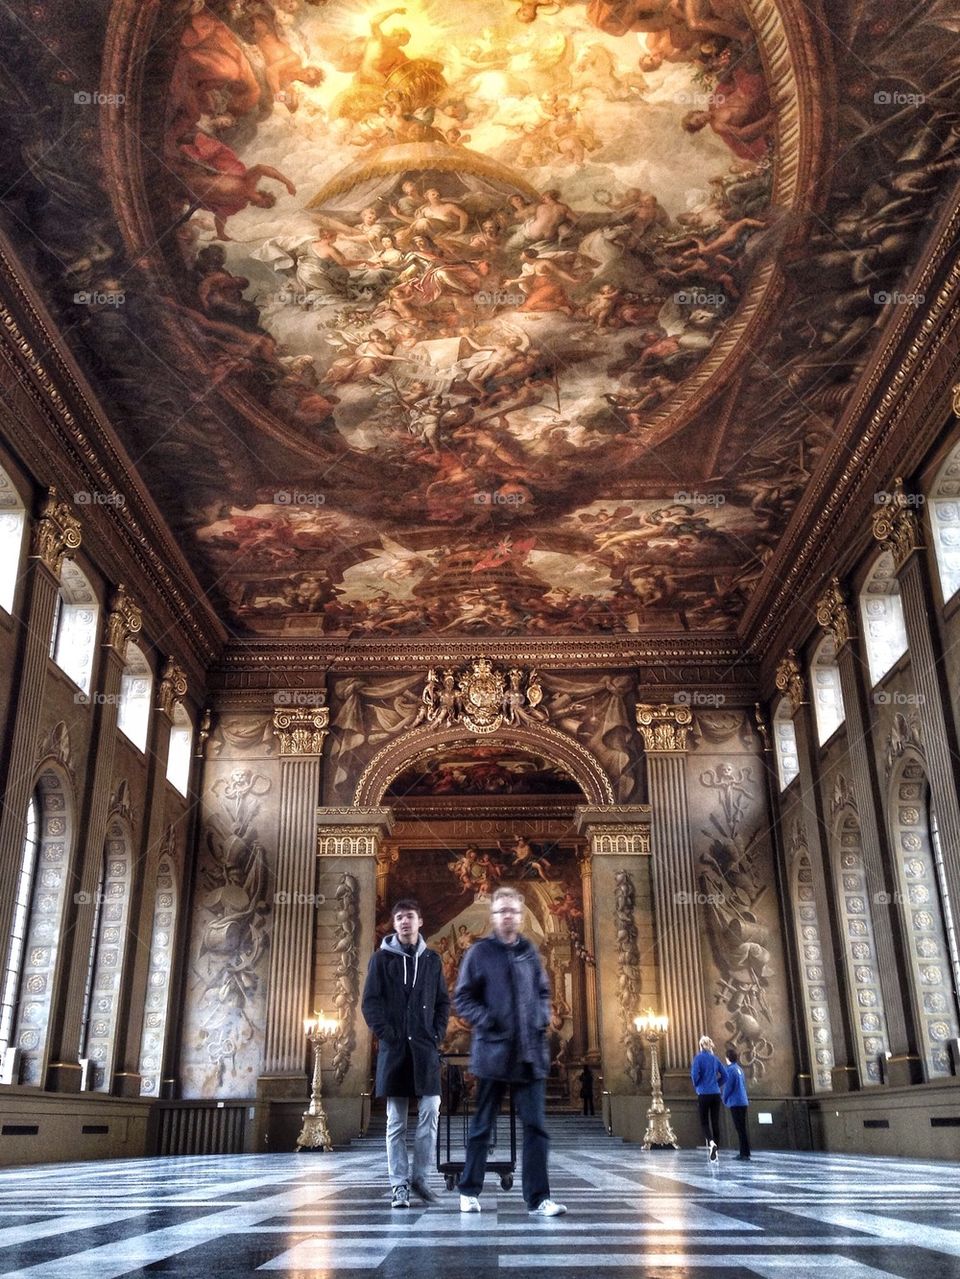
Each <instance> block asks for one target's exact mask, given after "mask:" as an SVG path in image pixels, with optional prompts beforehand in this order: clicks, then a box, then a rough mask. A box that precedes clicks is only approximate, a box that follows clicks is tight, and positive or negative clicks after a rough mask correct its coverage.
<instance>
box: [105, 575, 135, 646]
mask: <svg viewBox="0 0 960 1279" xmlns="http://www.w3.org/2000/svg"><path fill="white" fill-rule="evenodd" d="M142 626H143V615H142V613H141V612H140V608H139V606H138V605H137V604H135V603H134V601H133V600H132V599H131V598H130V596H129V595H128V594H127V588H126V587H125V586H124V584H123V583H122V582H121V583H120V585H119V586H118V587H117V589H116V590H115V591H114V592H113V596H112V598H111V600H110V612H109V613H108V615H107V638H106V645H107V648H112V649H114V650H115V651H116V653H117V655H118V656H119V657H120V658H122V657H123V656H124V654H125V653H126V651H127V640H128V639H129V638H130V636H131V635H139V633H140V629H141V627H142Z"/></svg>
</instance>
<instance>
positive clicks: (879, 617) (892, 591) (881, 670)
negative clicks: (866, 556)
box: [860, 551, 907, 684]
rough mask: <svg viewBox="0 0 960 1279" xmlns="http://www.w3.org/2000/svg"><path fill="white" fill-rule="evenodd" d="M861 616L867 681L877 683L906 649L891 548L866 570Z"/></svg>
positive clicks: (898, 589)
mask: <svg viewBox="0 0 960 1279" xmlns="http://www.w3.org/2000/svg"><path fill="white" fill-rule="evenodd" d="M860 618H861V621H862V623H863V639H864V644H865V646H866V650H867V665H868V666H869V668H870V683H871V684H878V683H879V682H880V680H882V679H883V677H884V675H886V673H887V671H889V670H890V669H891V668H892V667H893V666H894V665H895V664H896V662H897V660H898V659H899V658H901V657H902V656H903V654H904V653H905V652H906V651H907V628H906V626H905V625H904V621H903V604H902V603H901V600H900V583H899V582H898V581H897V575H896V572H895V571H894V566H893V554H892V553H891V552H890V551H884V552H883V553H882V554H881V555H878V556H877V558H876V560H874V563H873V567H872V568H871V570H870V572H869V573H868V574H867V580H866V581H865V582H864V584H863V590H862V591H861V592H860Z"/></svg>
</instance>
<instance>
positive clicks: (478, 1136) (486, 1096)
mask: <svg viewBox="0 0 960 1279" xmlns="http://www.w3.org/2000/svg"><path fill="white" fill-rule="evenodd" d="M490 919H491V923H492V925H493V932H492V934H491V935H490V936H488V937H481V938H480V940H479V941H476V942H474V943H473V945H472V946H471V947H470V949H469V950H468V951H467V952H466V954H465V955H464V957H463V962H462V963H461V965H460V978H459V980H458V982H457V989H456V993H455V995H454V1004H455V1006H456V1009H457V1012H458V1013H459V1014H460V1016H461V1017H463V1018H464V1020H465V1021H467V1022H469V1024H470V1025H471V1026H472V1028H473V1035H472V1039H471V1045H470V1069H471V1071H472V1072H473V1074H474V1075H475V1076H476V1078H477V1096H476V1110H475V1111H474V1114H473V1117H472V1119H471V1120H470V1128H469V1130H468V1133H467V1153H466V1160H465V1162H464V1168H463V1172H462V1173H461V1174H460V1211H461V1212H479V1211H480V1192H481V1190H482V1189H483V1176H484V1173H485V1171H486V1167H487V1153H488V1149H489V1146H490V1139H491V1136H492V1134H493V1130H494V1125H495V1123H496V1119H497V1112H498V1110H499V1109H500V1102H501V1100H502V1098H503V1094H504V1093H505V1092H506V1090H507V1087H508V1085H509V1086H510V1087H511V1088H512V1090H513V1099H514V1104H515V1105H516V1108H517V1114H518V1115H519V1116H520V1121H521V1123H522V1124H523V1198H524V1200H525V1202H526V1205H527V1209H528V1211H529V1212H532V1213H537V1214H538V1215H539V1216H541V1217H559V1216H561V1215H562V1214H563V1213H565V1212H566V1211H567V1210H566V1207H565V1206H564V1205H563V1204H560V1203H555V1202H554V1201H553V1200H552V1199H551V1198H550V1184H549V1180H548V1174H547V1155H548V1151H549V1148H550V1139H549V1137H548V1136H547V1128H546V1110H545V1106H546V1077H547V1074H548V1072H549V1069H550V1056H549V1052H548V1049H547V1036H546V1030H547V1027H548V1026H549V1024H550V987H549V984H548V982H547V975H546V973H545V972H544V969H543V963H542V961H541V959H540V953H539V951H538V950H537V948H536V946H534V945H533V943H532V942H531V941H529V939H528V938H526V937H524V936H523V935H522V933H521V928H522V925H523V898H522V897H521V896H520V894H519V893H518V892H517V891H516V889H514V888H498V889H497V890H496V892H494V894H493V899H492V901H491V903H490Z"/></svg>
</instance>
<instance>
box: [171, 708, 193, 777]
mask: <svg viewBox="0 0 960 1279" xmlns="http://www.w3.org/2000/svg"><path fill="white" fill-rule="evenodd" d="M192 757H193V724H192V723H191V722H190V716H189V714H188V713H187V709H186V707H185V706H184V704H183V702H177V704H176V706H175V707H174V709H173V727H172V728H171V730H170V745H169V746H168V747H167V781H168V782H169V783H170V784H171V785H172V786H175V787H176V788H177V790H178V791H179V792H180V794H181V795H186V793H187V790H188V788H189V786H190V764H191V762H192Z"/></svg>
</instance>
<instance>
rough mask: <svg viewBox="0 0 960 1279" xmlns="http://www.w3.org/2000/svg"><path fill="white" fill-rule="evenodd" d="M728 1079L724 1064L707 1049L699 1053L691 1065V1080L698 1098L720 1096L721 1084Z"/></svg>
mask: <svg viewBox="0 0 960 1279" xmlns="http://www.w3.org/2000/svg"><path fill="white" fill-rule="evenodd" d="M725 1077H726V1071H725V1070H724V1068H723V1062H722V1061H721V1060H720V1058H719V1057H718V1056H717V1055H716V1054H715V1053H711V1052H707V1050H706V1049H704V1050H703V1052H699V1053H697V1055H696V1057H694V1059H693V1061H692V1062H691V1063H690V1078H691V1079H692V1080H693V1086H694V1088H695V1089H696V1090H697V1096H698V1097H705V1096H712V1095H719V1092H720V1082H721V1080H723V1079H724V1078H725Z"/></svg>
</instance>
